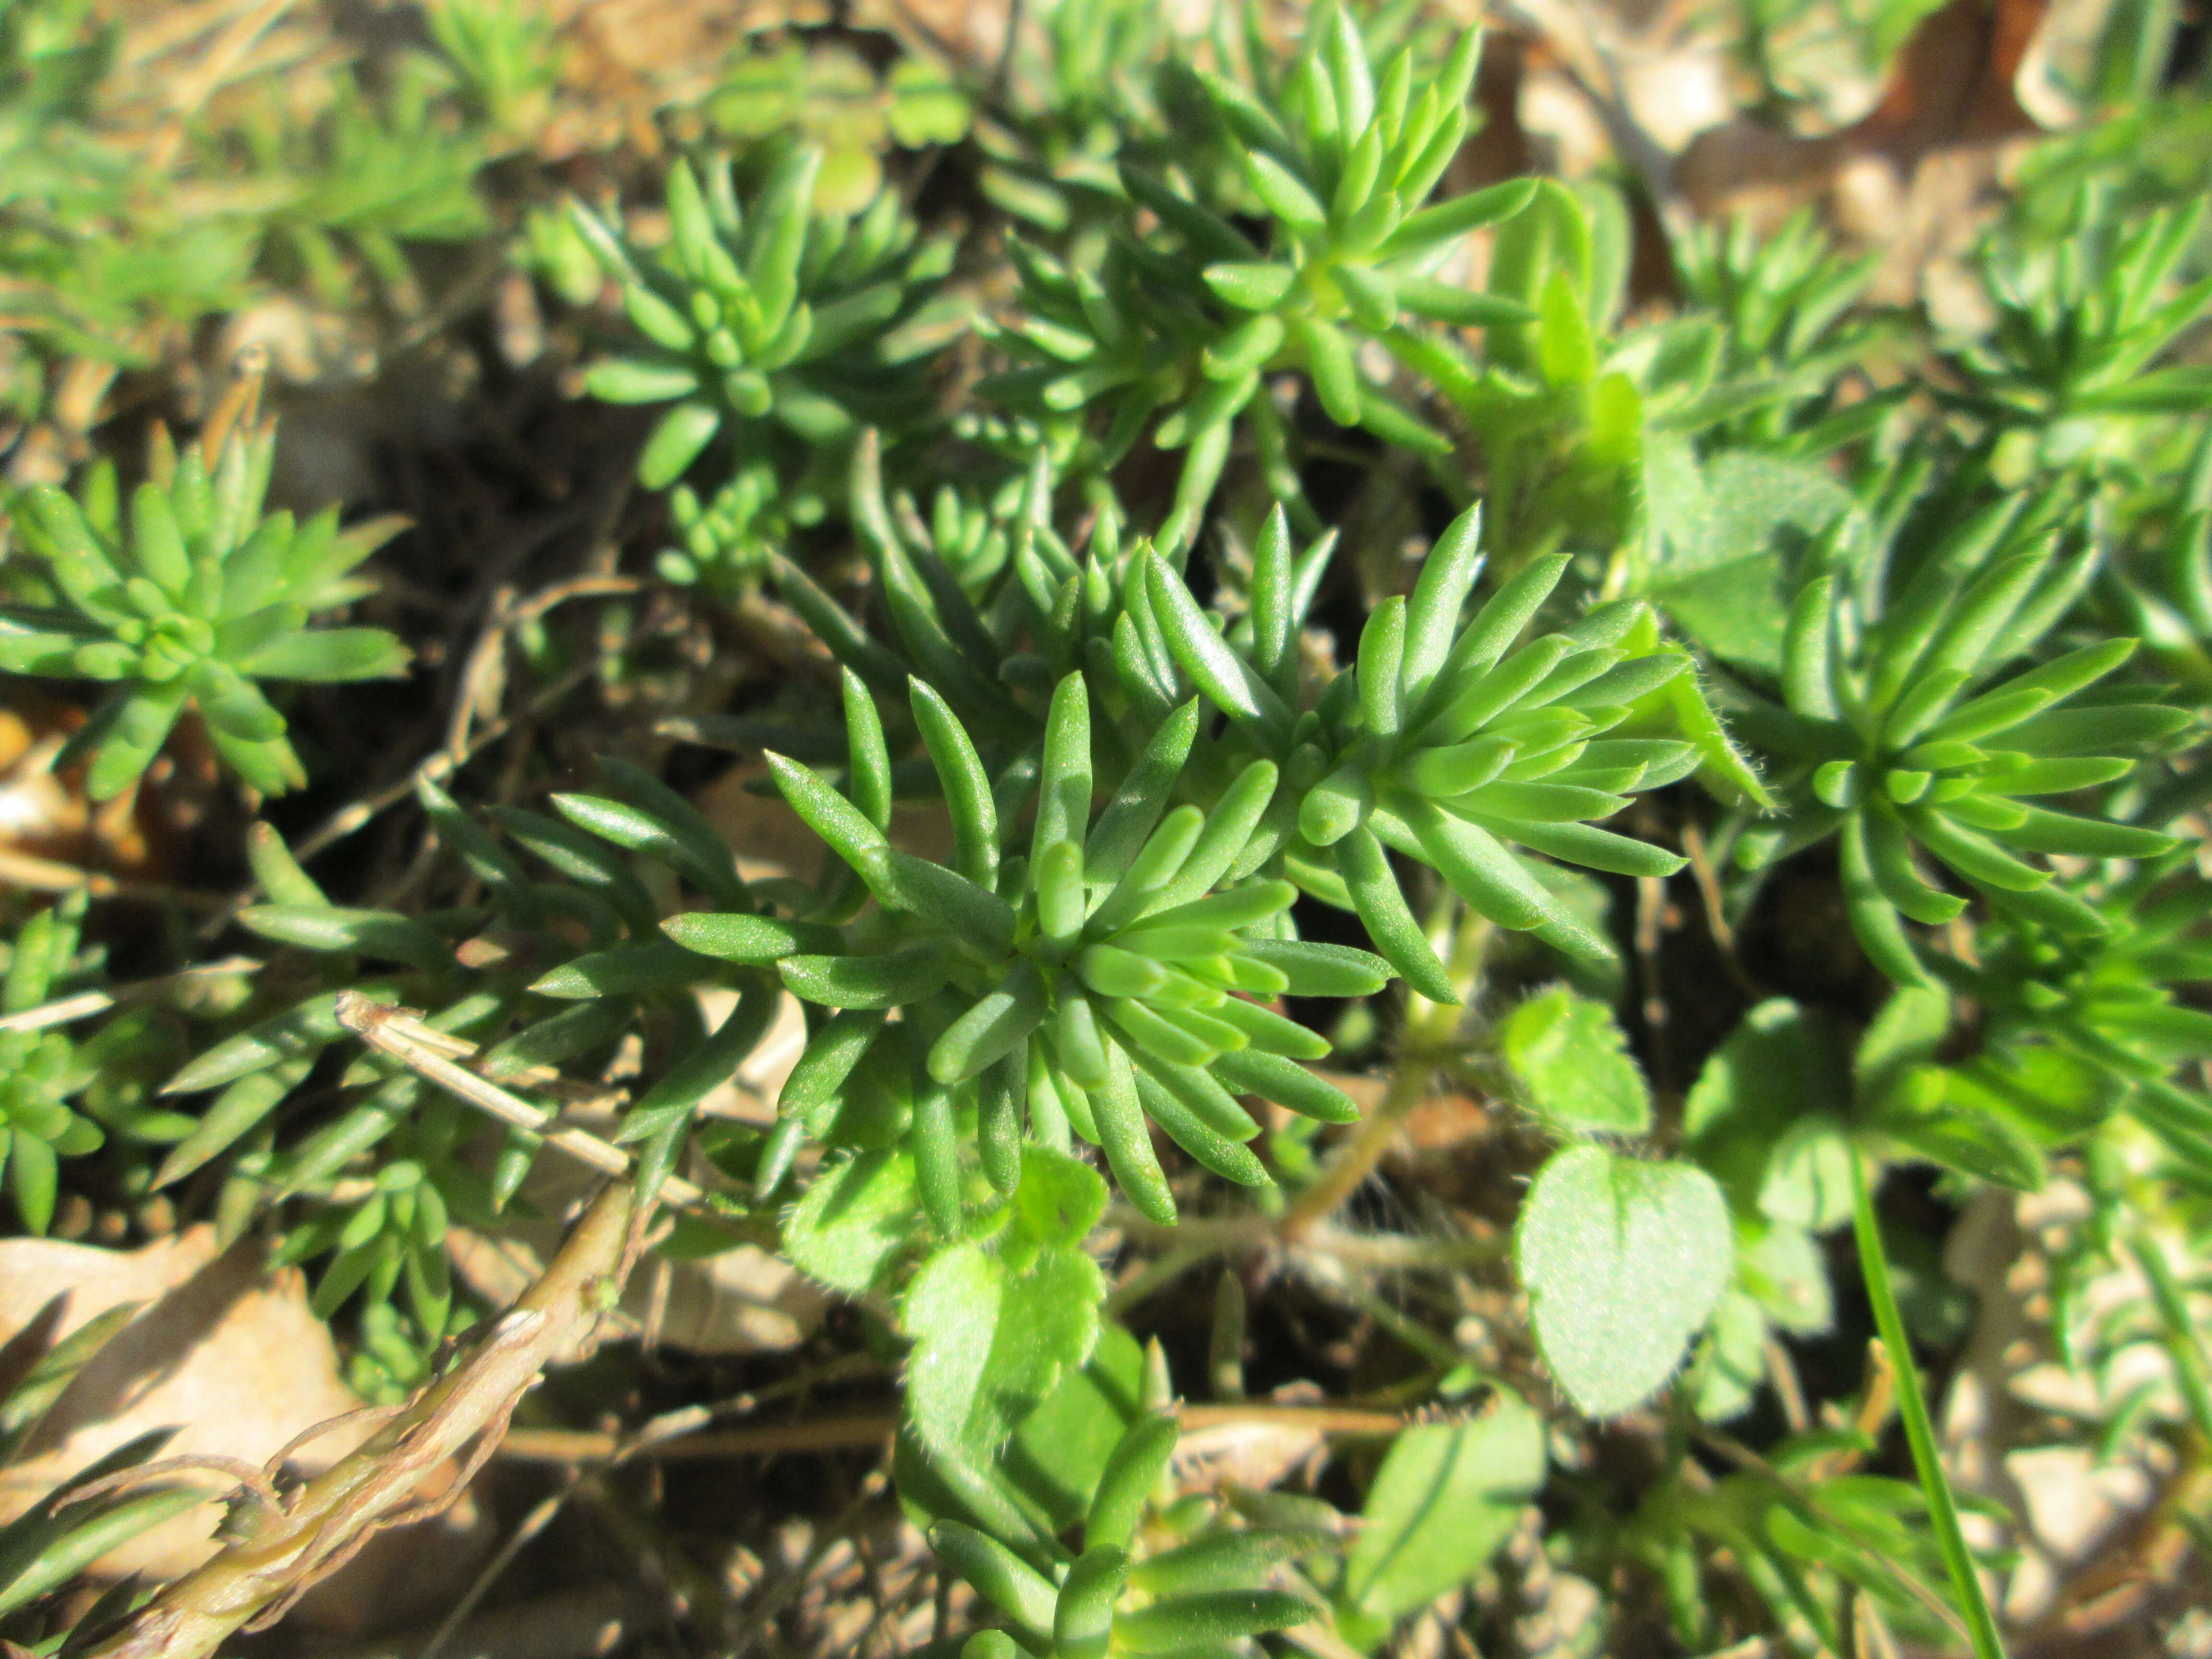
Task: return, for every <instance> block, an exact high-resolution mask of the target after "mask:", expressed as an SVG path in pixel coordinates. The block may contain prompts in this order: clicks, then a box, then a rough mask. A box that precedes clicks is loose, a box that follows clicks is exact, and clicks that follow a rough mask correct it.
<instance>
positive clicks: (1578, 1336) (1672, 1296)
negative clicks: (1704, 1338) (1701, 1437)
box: [1515, 1146, 1734, 1417]
mask: <svg viewBox="0 0 2212 1659" xmlns="http://www.w3.org/2000/svg"><path fill="white" fill-rule="evenodd" d="M1515 1248H1516V1254H1517V1255H1518V1258H1519V1262H1520V1268H1521V1282H1522V1284H1523V1285H1526V1286H1527V1287H1528V1297H1529V1302H1530V1304H1531V1308H1532V1311H1533V1315H1534V1323H1535V1328H1536V1342H1537V1346H1539V1347H1541V1349H1542V1350H1543V1352H1544V1358H1545V1360H1546V1361H1547V1363H1548V1364H1550V1366H1551V1368H1552V1374H1553V1376H1554V1377H1556V1378H1557V1379H1558V1380H1559V1386H1560V1387H1561V1388H1562V1389H1565V1391H1566V1393H1567V1395H1568V1397H1569V1398H1570V1399H1571V1400H1572V1401H1574V1402H1575V1404H1576V1405H1577V1407H1580V1408H1581V1409H1582V1410H1583V1412H1585V1413H1588V1414H1589V1415H1590V1416H1592V1417H1609V1416H1613V1415H1614V1414H1615V1413H1620V1412H1625V1411H1626V1410H1627V1409H1628V1408H1629V1407H1632V1406H1634V1405H1637V1404H1638V1403H1639V1402H1641V1401H1644V1400H1646V1399H1649V1398H1650V1396H1651V1395H1653V1394H1655V1393H1656V1392H1657V1391H1658V1389H1659V1388H1660V1386H1661V1385H1662V1384H1663V1383H1665V1382H1666V1381H1667V1379H1668V1377H1669V1376H1672V1375H1673V1374H1674V1368H1675V1367H1676V1366H1677V1365H1679V1364H1681V1361H1682V1356H1683V1353H1684V1352H1685V1351H1686V1349H1687V1348H1688V1346H1689V1345H1690V1339H1691V1338H1692V1337H1693V1336H1695V1335H1696V1334H1698V1332H1699V1329H1701V1328H1703V1327H1704V1325H1705V1319H1706V1316H1708V1315H1710V1314H1711V1312H1712V1310H1713V1305H1714V1304H1715V1303H1716V1302H1717V1301H1718V1300H1719V1298H1720V1294H1721V1291H1723V1288H1725V1287H1726V1285H1727V1284H1728V1279H1729V1267H1730V1263H1731V1261H1732V1258H1733V1252H1734V1236H1733V1234H1732V1232H1731V1231H1730V1229H1729V1217H1728V1206H1727V1204H1726V1203H1725V1202H1724V1201H1723V1199H1722V1197H1721V1189H1720V1188H1719V1187H1718V1186H1717V1184H1715V1182H1714V1181H1713V1178H1712V1177H1711V1176H1709V1175H1707V1174H1706V1173H1705V1171H1704V1170H1699V1169H1696V1168H1694V1167H1692V1165H1690V1164H1650V1163H1644V1162H1643V1161H1641V1160H1639V1159H1637V1158H1622V1157H1620V1156H1618V1155H1616V1154H1614V1153H1613V1152H1607V1151H1606V1150H1605V1149H1604V1148H1602V1147H1600V1146H1570V1147H1568V1148H1567V1149H1566V1150H1565V1151H1564V1152H1559V1153H1557V1154H1555V1155H1554V1156H1553V1158H1552V1159H1551V1161H1550V1162H1549V1163H1547V1164H1545V1165H1544V1168H1543V1170H1541V1173H1539V1174H1538V1176H1537V1177H1536V1181H1535V1184H1534V1186H1533V1187H1531V1188H1529V1191H1528V1201H1527V1203H1526V1204H1525V1205H1523V1206H1522V1211H1521V1221H1520V1225H1519V1227H1518V1228H1517V1230H1516V1235H1515Z"/></svg>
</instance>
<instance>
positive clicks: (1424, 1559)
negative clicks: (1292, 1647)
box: [1337, 1394, 1544, 1646]
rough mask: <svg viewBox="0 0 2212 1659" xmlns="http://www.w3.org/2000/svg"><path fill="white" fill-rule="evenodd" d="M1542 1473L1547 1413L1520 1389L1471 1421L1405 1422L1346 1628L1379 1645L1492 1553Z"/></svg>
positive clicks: (1345, 1598) (1377, 1490) (1366, 1532)
mask: <svg viewBox="0 0 2212 1659" xmlns="http://www.w3.org/2000/svg"><path fill="white" fill-rule="evenodd" d="M1543 1479H1544V1425H1543V1420H1542V1419H1541V1418H1539V1417H1538V1416H1537V1415H1536V1413H1534V1411H1532V1410H1530V1409H1529V1408H1528V1406H1527V1405H1526V1404H1525V1403H1523V1402H1522V1401H1520V1400H1518V1399H1516V1397H1515V1396H1513V1395H1510V1394H1501V1395H1499V1396H1498V1400H1497V1401H1496V1402H1495V1404H1494V1405H1493V1406H1492V1407H1491V1409H1490V1411H1489V1412H1488V1413H1486V1414H1485V1415H1484V1416H1482V1417H1480V1418H1477V1419H1474V1420H1473V1421H1472V1422H1465V1423H1423V1424H1420V1425H1416V1426H1415V1427H1413V1428H1410V1429H1407V1430H1406V1431H1405V1432H1403V1433H1402V1434H1401V1435H1400V1436H1399V1437H1398V1438H1397V1439H1396V1440H1395V1442H1394V1443H1392V1445H1391V1447H1390V1454H1389V1456H1387V1457H1385V1458H1384V1459H1383V1467H1382V1468H1381V1469H1380V1470H1379V1471H1377V1473H1376V1476H1375V1484H1374V1485H1373V1486H1370V1488H1368V1492H1367V1503H1366V1504H1365V1506H1364V1509H1363V1510H1362V1511H1361V1519H1362V1521H1363V1522H1364V1526H1363V1527H1362V1528H1361V1530H1360V1533H1359V1539H1358V1542H1357V1543H1356V1544H1354V1545H1353V1546H1352V1553H1351V1556H1350V1558H1349V1559H1347V1560H1346V1563H1345V1570H1344V1585H1343V1588H1342V1589H1341V1590H1340V1591H1339V1592H1338V1596H1337V1607H1338V1612H1337V1619H1338V1623H1339V1626H1340V1628H1342V1629H1344V1631H1345V1634H1346V1636H1347V1637H1348V1638H1350V1639H1352V1640H1353V1641H1355V1642H1357V1643H1358V1644H1360V1645H1362V1646H1371V1645H1376V1644H1379V1643H1380V1641H1381V1639H1382V1638H1383V1637H1384V1636H1386V1635H1388V1634H1389V1627H1390V1626H1391V1624H1392V1623H1394V1622H1395V1620H1398V1619H1399V1618H1401V1617H1402V1616H1403V1615H1404V1614H1406V1613H1411V1612H1413V1610H1414V1609H1416V1608H1418V1607H1426V1606H1427V1605H1428V1604H1429V1603H1430V1602H1431V1601H1435V1600H1436V1599H1437V1597H1438V1596H1439V1595H1444V1594H1445V1593H1446V1592H1447V1591H1449V1590H1450V1589H1453V1588H1454V1587H1455V1585H1457V1584H1458V1583H1460V1582H1461V1581H1462V1579H1464V1578H1466V1577H1467V1576H1468V1574H1469V1573H1471V1572H1473V1571H1475V1570H1476V1569H1477V1568H1478V1567H1480V1566H1481V1565H1482V1564H1483V1563H1484V1562H1485V1561H1486V1560H1487V1559H1489V1557H1490V1554H1491V1553H1492V1551H1493V1550H1495V1549H1496V1548H1497V1547H1498V1546H1499V1545H1500V1544H1502V1543H1504V1541H1505V1540H1506V1539H1507V1537H1508V1536H1510V1534H1511V1533H1512V1531H1513V1528H1514V1527H1515V1526H1516V1524H1517V1523H1518V1522H1519V1520H1520V1516H1521V1510H1522V1505H1523V1504H1526V1503H1527V1502H1528V1498H1529V1495H1530V1494H1531V1493H1532V1492H1534V1491H1535V1490H1536V1488H1537V1487H1538V1486H1541V1484H1542V1482H1543ZM1370 1638H1371V1639H1370Z"/></svg>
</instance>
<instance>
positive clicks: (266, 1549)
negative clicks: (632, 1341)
mask: <svg viewBox="0 0 2212 1659" xmlns="http://www.w3.org/2000/svg"><path fill="white" fill-rule="evenodd" d="M630 1221H631V1195H630V1190H629V1187H628V1186H627V1185H624V1184H617V1185H611V1186H609V1187H607V1188H605V1189H604V1190H602V1191H601V1193H600V1194H599V1197H598V1198H597V1199H596V1200H593V1202H592V1206H591V1207H590V1209H588V1210H587V1211H586V1212H585V1213H584V1216H583V1218H582V1219H581V1220H580V1221H579V1222H578V1223H577V1224H576V1225H575V1227H574V1229H573V1230H572V1231H570V1233H569V1235H568V1240H567V1242H566V1243H564V1244H563V1245H562V1248H561V1252H560V1254H559V1255H556V1257H555V1258H554V1259H553V1262H552V1265H551V1266H550V1267H547V1268H546V1270H545V1272H544V1275H543V1276H542V1277H541V1278H540V1279H538V1282H537V1283H536V1284H534V1285H532V1286H531V1287H530V1289H529V1290H527V1291H525V1292H524V1293H523V1295H522V1298H521V1300H520V1301H519V1302H518V1303H516V1304H515V1305H514V1307H513V1309H512V1310H509V1311H508V1312H507V1314H506V1315H504V1316H501V1318H500V1319H499V1320H498V1321H497V1322H495V1324H494V1325H493V1326H492V1327H491V1328H490V1330H489V1332H488V1333H486V1334H485V1335H484V1336H483V1338H482V1339H481V1340H479V1341H477V1344H476V1345H475V1346H473V1347H472V1348H471V1349H470V1350H469V1351H468V1352H467V1353H466V1354H465V1357H464V1358H462V1359H461V1360H460V1361H459V1363H458V1364H455V1365H454V1366H453V1369H452V1370H449V1371H447V1373H446V1375H445V1376H442V1377H441V1378H439V1379H438V1380H437V1381H436V1382H435V1383H431V1384H429V1385H428V1387H427V1388H425V1389H423V1390H422V1392H421V1393H420V1394H418V1395H416V1397H415V1399H414V1400H413V1401H412V1402H410V1405H409V1406H408V1407H406V1408H405V1409H404V1411H402V1412H401V1413H399V1414H398V1416H396V1417H395V1418H394V1419H392V1422H391V1423H389V1424H388V1425H386V1426H385V1427H384V1428H382V1429H381V1430H380V1431H377V1432H376V1433H375V1434H374V1435H372V1436H371V1437H369V1438H368V1440H367V1441H365V1442H364V1443H362V1445H361V1447H360V1448H359V1449H356V1450H355V1451H353V1452H352V1453H350V1454H349V1455H346V1456H345V1457H343V1458H341V1459H340V1460H339V1461H338V1462H337V1463H335V1464H333V1465H332V1466H331V1468H329V1469H328V1470H326V1471H325V1473H323V1474H319V1475H318V1476H316V1477H315V1478H314V1479H313V1480H310V1481H309V1482H308V1483H307V1485H306V1486H303V1487H302V1488H301V1490H300V1492H299V1493H298V1494H297V1495H296V1496H295V1498H293V1499H292V1501H291V1503H290V1504H289V1506H288V1507H286V1508H284V1509H283V1510H278V1511H276V1512H274V1513H270V1512H268V1511H266V1510H264V1511H262V1512H261V1513H260V1515H259V1516H258V1526H257V1527H256V1528H255V1529H254V1532H253V1534H252V1536H251V1537H248V1538H246V1539H244V1540H242V1541H240V1542H237V1543H234V1544H232V1545H230V1546H229V1547H227V1548H225V1549H224V1550H222V1552H221V1553H218V1554H217V1555H216V1556H215V1557H214V1559H211V1560H210V1561H209V1562H208V1563H207V1564H206V1565H204V1566H202V1567H200V1568H198V1569H197V1571H193V1572H191V1573H190V1574H188V1575H187V1576H186V1577H183V1578H180V1579H179V1580H178V1581H177V1582H176V1583H173V1584H172V1585H170V1586H169V1588H168V1589H166V1590H164V1591H163V1592H162V1593H161V1595H159V1596H157V1597H155V1600H154V1601H151V1602H150V1603H149V1604H148V1605H147V1606H146V1607H144V1608H143V1609H142V1610H141V1611H140V1612H139V1613H137V1614H136V1615H135V1616H133V1617H132V1618H131V1620H130V1622H129V1623H128V1624H126V1625H125V1626H123V1628H122V1629H121V1630H120V1631H118V1632H117V1633H116V1634H115V1635H113V1636H112V1637H110V1638H108V1639H107V1640H106V1641H105V1642H103V1643H101V1644H100V1645H99V1646H98V1647H96V1648H94V1649H93V1650H92V1651H91V1653H90V1654H89V1655H88V1659H207V1656H210V1655H212V1654H213V1653H214V1652H215V1651H216V1649H217V1648H218V1647H220V1646H221V1645H222V1643H223V1642H224V1641H225V1640H226V1639H227V1638H229V1637H230V1636H231V1635H233V1634H234V1633H235V1632H239V1631H241V1630H249V1629H255V1628H260V1627H264V1626H267V1625H269V1624H271V1623H273V1622H275V1620H277V1619H279V1618H281V1617H282V1616H283V1613H284V1611H285V1609H286V1608H288V1607H290V1606H291V1604H292V1603H293V1601H295V1600H296V1599H297V1598H298V1597H299V1596H300V1595H302V1594H303V1593H304V1592H306V1591H307V1589H309V1588H310V1587H311V1586H313V1584H315V1583H318V1582H319V1580H321V1579H322V1578H324V1577H326V1576H328V1575H329V1574H330V1573H331V1572H333V1571H337V1568H339V1567H340V1566H342V1565H344V1564H345V1562H346V1561H347V1560H348V1559H350V1558H351V1557H352V1555H353V1554H354V1553H355V1552H356V1550H358V1549H359V1548H360V1547H362V1545H363V1544H364V1543H366V1542H367V1541H368V1539H369V1538H370V1536H371V1535H372V1534H375V1533H377V1532H379V1531H380V1530H382V1529H383V1528H386V1527H392V1526H398V1525H401V1524H403V1523H404V1522H410V1521H416V1520H420V1519H424V1518H427V1517H428V1516H430V1515H433V1514H435V1513H436V1512H437V1511H438V1510H440V1509H441V1508H443V1507H444V1506H445V1505H446V1504H450V1503H452V1502H453V1501H454V1500H456V1499H457V1498H459V1496H460V1494H461V1492H463V1491H464V1490H465V1487H466V1486H467V1485H468V1480H469V1477H470V1476H471V1474H474V1473H475V1471H476V1469H477V1467H479V1466H480V1465H481V1464H482V1463H483V1461H484V1460H485V1459H486V1458H488V1457H489V1455H491V1453H492V1452H493V1451H494V1450H495V1449H496V1448H497V1446H498V1444H499V1442H500V1440H501V1437H502V1436H503V1435H504V1434H505V1432H506V1429H507V1417H508V1414H509V1413H512V1412H513V1409H514V1405H515V1402H516V1401H518V1400H520V1398H521V1397H522V1395H523V1394H524V1393H525V1392H526V1390H527V1389H529V1388H530V1387H531V1386H532V1384H533V1383H536V1382H537V1381H538V1374H539V1373H540V1372H541V1371H543V1370H544V1367H545V1364H546V1362H547V1360H548V1359H550V1358H551V1357H552V1356H553V1355H554V1354H555V1353H556V1352H561V1351H562V1350H563V1349H564V1348H568V1347H570V1346H573V1345H574V1343H575V1342H576V1341H577V1340H578V1339H579V1338H580V1336H581V1335H582V1334H585V1333H586V1332H587V1331H588V1330H589V1329H590V1328H592V1326H594V1325H595V1324H596V1323H597V1322H598V1321H599V1316H600V1315H601V1314H602V1313H603V1312H604V1311H605V1310H606V1309H608V1308H609V1307H611V1306H612V1305H613V1304H614V1301H615V1298H616V1297H617V1295H618V1294H619V1292H620V1290H621V1286H622V1281H623V1278H624V1277H625V1276H626V1275H627V1273H628V1272H629V1264H630V1261H631V1259H632V1256H633V1254H634V1243H633V1240H634V1234H633V1231H632V1229H631V1225H630ZM456 1459H459V1460H460V1461H461V1472H460V1474H459V1476H458V1477H456V1478H455V1479H453V1480H452V1481H451V1482H450V1484H448V1485H447V1486H446V1487H445V1488H444V1489H443V1492H442V1495H441V1496H436V1497H429V1496H426V1495H425V1493H426V1490H427V1489H428V1488H429V1486H430V1484H431V1482H432V1480H433V1478H434V1477H435V1476H437V1475H440V1474H442V1473H443V1472H444V1471H445V1470H446V1468H447V1465H448V1464H449V1463H451V1462H453V1461H454V1460H456Z"/></svg>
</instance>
